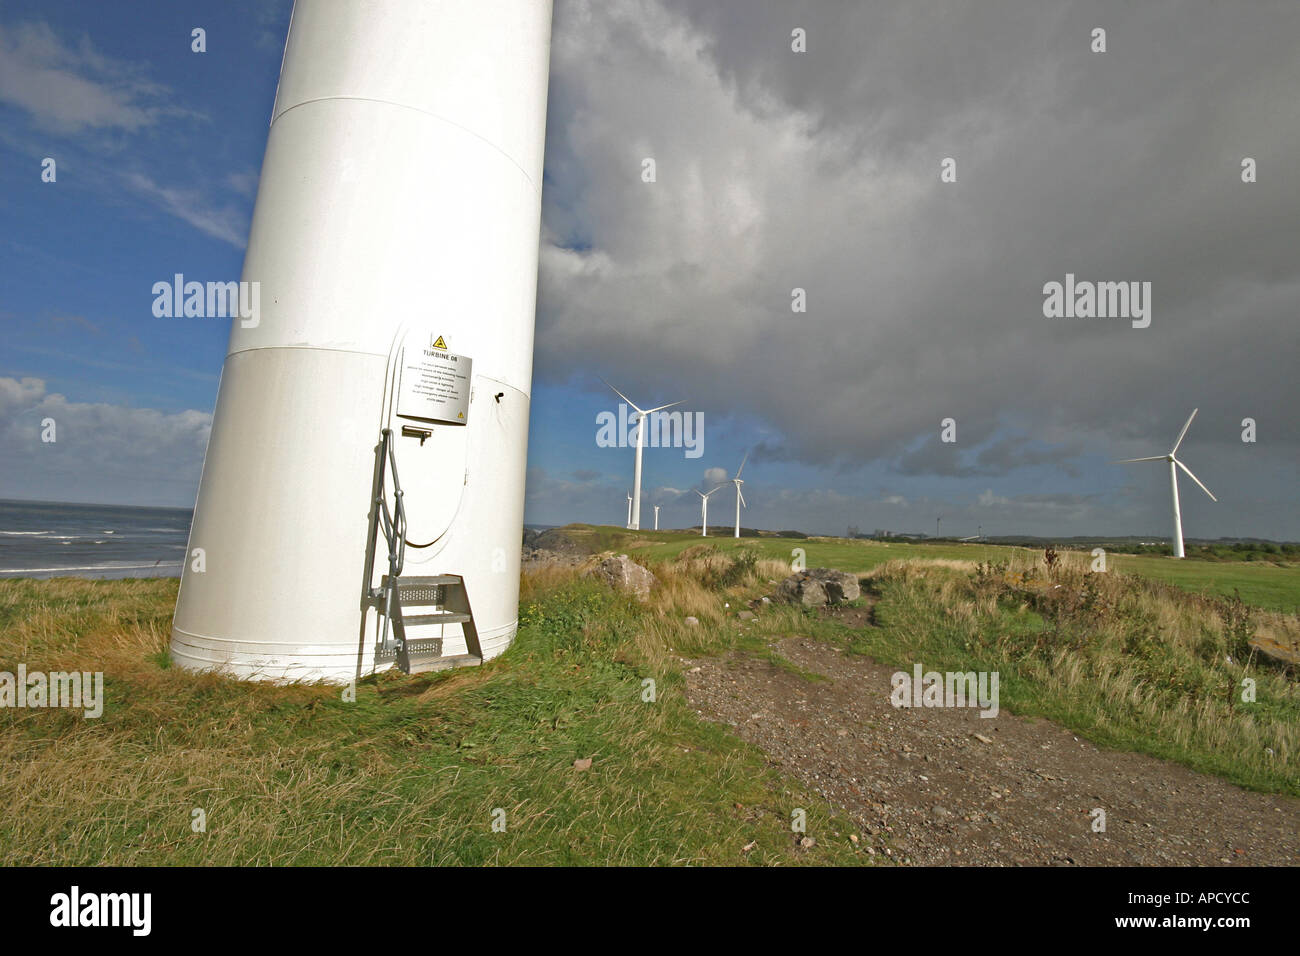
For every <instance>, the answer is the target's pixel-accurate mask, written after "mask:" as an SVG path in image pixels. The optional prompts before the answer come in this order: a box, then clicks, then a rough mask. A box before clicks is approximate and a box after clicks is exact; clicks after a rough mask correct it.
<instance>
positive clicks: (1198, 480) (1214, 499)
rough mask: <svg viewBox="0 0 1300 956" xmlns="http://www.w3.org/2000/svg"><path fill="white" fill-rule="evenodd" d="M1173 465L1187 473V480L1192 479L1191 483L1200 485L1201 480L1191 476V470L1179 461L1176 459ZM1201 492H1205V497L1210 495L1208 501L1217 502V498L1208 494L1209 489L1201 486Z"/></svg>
mask: <svg viewBox="0 0 1300 956" xmlns="http://www.w3.org/2000/svg"><path fill="white" fill-rule="evenodd" d="M1174 464H1175V465H1177V466H1178V467H1179V468H1181V469H1182V470H1183V471H1185V472H1187V477H1188V478H1190V479H1192V481H1194V482H1196V483H1197V484H1198V485H1201V479H1199V478H1197V477H1196V476H1195V475H1193V474H1192V469H1190V468H1188V467H1187V466H1186V465H1184V464H1183V463H1182V462H1181V461H1179V460H1178V459H1177V458H1175V459H1174ZM1201 490H1202V491H1203V492H1205V493H1206V494H1207V495H1210V500H1211V501H1218V500H1219V499H1218V498H1216V497H1214V495H1213V494H1210V489H1209V488H1206V487H1205V485H1201Z"/></svg>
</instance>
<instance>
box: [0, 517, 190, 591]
mask: <svg viewBox="0 0 1300 956" xmlns="http://www.w3.org/2000/svg"><path fill="white" fill-rule="evenodd" d="M192 518H193V511H192V510H191V509H189V508H135V507H128V506H124V505H79V504H66V503H63V502H55V501H9V500H5V499H0V578H20V577H28V578H56V577H79V578H152V577H180V574H181V567H182V565H183V562H184V558H185V545H186V542H187V540H188V538H189V533H190V521H191V519H192Z"/></svg>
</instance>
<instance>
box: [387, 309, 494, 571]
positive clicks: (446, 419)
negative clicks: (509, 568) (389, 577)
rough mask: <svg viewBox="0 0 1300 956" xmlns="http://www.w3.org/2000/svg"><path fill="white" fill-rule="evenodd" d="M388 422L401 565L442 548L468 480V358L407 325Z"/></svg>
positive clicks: (396, 358)
mask: <svg viewBox="0 0 1300 956" xmlns="http://www.w3.org/2000/svg"><path fill="white" fill-rule="evenodd" d="M393 363H394V368H393V376H392V381H393V400H392V402H391V403H390V416H389V422H388V427H389V428H391V429H392V430H393V437H394V441H395V445H396V457H397V473H398V476H399V479H400V481H401V483H402V491H403V499H404V501H405V504H406V518H407V532H406V539H407V542H408V543H409V544H410V545H411V546H412V547H414V548H415V549H416V550H415V551H414V552H412V551H408V552H407V561H408V563H416V564H418V563H422V562H423V560H424V559H425V558H428V557H431V556H433V555H435V554H437V553H438V551H440V550H441V546H442V545H443V544H445V543H446V541H447V539H448V536H447V531H448V529H449V528H450V527H451V526H452V523H453V522H454V521H455V520H456V514H457V512H458V511H459V510H460V506H461V501H462V499H463V497H464V494H465V484H466V481H467V480H468V475H467V471H466V467H467V462H468V460H469V442H470V433H471V429H470V427H469V420H470V408H471V404H472V401H471V400H472V397H473V395H472V382H473V359H471V358H470V357H469V356H468V355H461V354H459V353H457V352H455V351H453V350H452V348H451V345H450V343H449V341H448V339H447V338H446V337H445V336H444V335H442V334H439V333H437V332H436V331H431V330H427V329H420V330H412V331H410V332H408V333H407V334H406V336H405V337H404V338H403V340H402V344H401V346H400V347H399V348H398V350H397V352H396V354H395V356H394V359H393Z"/></svg>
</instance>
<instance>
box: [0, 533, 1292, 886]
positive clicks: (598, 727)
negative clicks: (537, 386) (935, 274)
mask: <svg viewBox="0 0 1300 956" xmlns="http://www.w3.org/2000/svg"><path fill="white" fill-rule="evenodd" d="M601 540H602V541H603V542H604V543H607V544H612V545H614V546H616V547H617V546H626V545H627V544H628V543H629V541H628V539H627V538H619V537H618V536H617V535H605V536H603V537H602V539H601ZM636 543H637V544H638V545H639V548H638V549H637V550H638V553H639V554H640V555H641V557H642V559H643V560H647V561H648V562H649V563H650V565H651V567H652V570H653V571H654V573H655V575H656V577H657V578H658V581H659V584H658V586H657V587H656V589H655V592H654V594H653V596H652V598H651V600H650V601H649V602H648V603H647V604H644V605H643V604H638V603H637V602H635V601H634V600H632V599H630V598H626V597H623V596H620V595H617V594H614V593H612V592H610V591H608V590H605V589H604V588H602V587H601V586H599V585H597V584H595V583H593V582H590V581H584V580H582V579H580V578H578V577H577V576H576V574H575V572H573V571H571V570H562V569H555V568H551V569H543V570H542V571H540V572H538V573H536V574H534V575H530V576H527V577H525V579H524V581H523V589H522V594H521V603H520V631H519V636H518V639H517V640H516V642H515V643H514V645H512V647H511V649H510V650H509V651H508V652H507V653H506V654H505V655H504V656H503V657H502V658H500V659H498V660H497V661H494V662H491V663H489V664H487V665H485V666H483V667H480V668H475V669H470V670H460V671H453V672H449V673H443V674H436V675H419V676H415V677H405V676H402V675H380V676H378V677H374V678H370V679H368V680H366V681H364V682H362V683H361V685H360V686H359V687H358V688H357V689H356V695H355V701H348V700H345V699H344V695H343V694H342V693H341V692H340V690H339V688H334V687H326V686H315V685H289V686H269V685H264V684H248V683H240V682H238V681H233V680H229V679H226V678H222V677H218V676H215V675H195V674H191V673H189V672H186V671H183V670H181V669H179V668H173V667H170V666H169V659H168V655H167V642H168V635H169V631H170V623H171V622H170V619H171V613H172V608H173V606H174V602H175V588H176V582H175V581H172V580H136V581H81V580H73V579H57V580H49V581H28V580H6V581H0V670H14V669H16V665H17V664H18V663H19V662H21V663H25V664H26V665H27V667H28V669H29V671H30V670H40V669H43V670H68V669H73V668H77V669H88V670H102V671H103V672H104V674H105V686H106V693H107V698H108V699H107V703H106V707H105V710H104V715H103V716H102V717H101V718H99V719H94V720H87V719H84V718H83V717H82V716H81V715H80V713H79V712H75V713H74V712H68V711H61V710H27V709H24V710H12V709H5V710H0V765H2V766H4V767H5V768H6V773H5V774H4V775H3V777H0V813H2V814H3V815H4V818H5V819H6V820H9V821H11V824H10V826H8V827H5V828H3V829H0V863H4V864H7V865H22V864H72V865H99V864H114V865H158V864H162V865H173V864H180V865H214V864H219V865H240V864H242V865H249V864H259V865H267V864H271V865H275V864H278V865H305V864H324V865H331V864H359V865H370V864H409V865H423V864H535V865H542V864H560V865H564V864H612V865H665V864H722V865H729V864H742V863H746V864H766V865H784V864H845V863H862V862H866V861H867V860H868V858H867V857H866V856H864V855H862V851H861V850H859V849H858V848H857V847H855V846H854V845H853V844H852V843H850V841H849V839H848V835H849V833H850V831H851V829H852V828H851V825H849V824H848V823H847V821H846V820H845V818H844V817H843V816H842V815H837V814H836V813H835V811H834V810H833V808H831V807H830V806H828V805H827V804H826V803H825V802H824V801H822V800H821V799H820V798H817V797H814V796H813V795H811V794H810V793H808V792H807V791H805V790H803V789H802V788H801V787H800V786H799V785H798V784H796V783H794V782H792V781H791V780H789V779H786V778H782V777H780V776H778V775H777V774H776V773H775V772H773V771H772V770H770V769H769V768H767V766H766V763H765V760H764V758H763V756H762V754H760V753H759V752H758V751H756V750H754V749H753V748H751V747H749V746H748V745H745V744H743V743H742V742H740V741H739V740H737V739H736V738H735V737H734V736H733V735H731V734H730V733H729V732H727V731H725V730H724V729H723V728H721V727H719V726H717V725H714V724H710V723H707V722H705V721H703V720H701V719H700V718H699V717H698V716H697V715H696V714H695V713H694V711H693V710H692V709H691V707H690V705H689V703H688V702H687V701H686V700H685V698H684V694H683V688H684V681H683V677H682V673H681V672H682V669H683V659H686V658H691V657H697V656H700V655H705V654H720V653H725V652H729V651H740V652H744V653H748V654H753V655H757V656H760V657H765V658H767V659H768V660H771V661H772V662H773V663H775V664H777V665H778V666H782V667H786V668H788V669H790V670H792V671H794V672H796V673H801V674H802V676H804V677H806V678H809V679H815V678H816V675H811V674H806V673H803V672H801V671H799V669H798V668H796V667H795V666H794V665H792V664H790V662H788V661H785V660H784V659H783V658H781V657H780V656H779V654H777V653H776V652H775V651H774V650H773V645H774V644H775V643H776V640H777V639H778V638H779V637H783V636H791V635H802V636H808V637H812V638H816V639H820V640H827V641H834V642H838V643H839V644H841V645H842V646H845V647H846V648H848V649H849V650H850V651H852V652H856V653H863V654H870V655H872V656H873V657H875V658H876V659H878V660H880V661H881V662H883V663H886V664H888V665H892V666H897V667H899V668H903V669H910V667H911V665H912V663H914V662H918V661H919V662H921V663H922V664H923V665H924V666H925V667H926V668H927V669H934V670H941V671H942V670H962V671H967V670H977V671H978V670H997V671H998V672H999V674H1000V691H1001V705H1002V707H1003V708H1005V709H1007V710H1010V711H1012V712H1015V713H1019V714H1025V715H1036V716H1041V717H1046V718H1050V719H1052V720H1055V721H1058V722H1059V723H1061V724H1062V725H1064V726H1066V727H1069V728H1071V729H1072V730H1074V731H1075V732H1076V733H1079V734H1081V735H1086V736H1088V737H1089V738H1091V739H1093V740H1094V741H1096V742H1097V743H1099V744H1102V745H1105V746H1110V747H1116V748H1122V749H1128V750H1137V751H1141V752H1145V753H1150V754H1154V755H1156V756H1160V757H1164V758H1167V759H1171V760H1176V761H1179V762H1181V763H1183V764H1185V765H1187V766H1190V767H1193V768H1195V769H1198V770H1203V771H1206V772H1210V773H1215V774H1219V775H1221V776H1223V777H1225V778H1227V779H1229V780H1232V781H1234V782H1236V783H1239V784H1241V785H1243V786H1247V787H1251V788H1254V789H1258V790H1263V791H1273V792H1282V793H1290V794H1300V692H1298V691H1297V685H1296V683H1295V681H1294V679H1293V675H1289V674H1287V673H1286V672H1284V671H1283V670H1281V669H1279V668H1277V667H1274V666H1271V665H1265V664H1263V663H1262V662H1260V661H1258V660H1256V659H1254V658H1253V657H1252V655H1251V654H1250V653H1249V652H1248V650H1247V649H1246V641H1247V640H1248V639H1249V638H1250V636H1251V635H1252V634H1256V633H1261V634H1271V635H1272V636H1274V637H1275V638H1278V639H1285V640H1288V641H1289V640H1294V639H1296V637H1297V635H1300V621H1298V620H1297V618H1296V617H1295V616H1294V615H1289V614H1283V613H1280V612H1276V611H1268V610H1263V609H1258V608H1251V607H1249V606H1248V605H1246V604H1243V603H1240V602H1235V601H1230V600H1226V599H1222V598H1220V597H1215V596H1198V595H1193V594H1189V593H1188V592H1187V591H1185V590H1183V589H1180V588H1178V587H1174V586H1171V585H1169V584H1165V583H1162V582H1160V581H1157V580H1154V579H1152V578H1149V577H1147V578H1144V577H1141V576H1138V575H1132V574H1126V573H1122V572H1117V571H1114V570H1112V571H1110V572H1109V573H1107V574H1104V575H1096V574H1089V573H1087V570H1086V558H1085V557H1084V556H1082V555H1077V554H1076V555H1066V556H1065V557H1064V559H1063V561H1062V563H1061V564H1060V565H1059V566H1058V567H1056V568H1054V569H1051V570H1050V571H1049V570H1048V569H1047V568H1045V567H1044V565H1043V562H1042V558H1041V556H1039V555H1037V554H1036V553H1033V552H1027V551H1021V552H1016V551H1014V550H1013V549H1006V548H984V547H978V548H977V549H975V550H972V549H971V548H970V547H969V546H965V545H955V544H954V545H947V546H944V545H933V546H928V545H902V546H900V545H892V544H891V545H884V544H874V543H871V542H848V541H844V542H838V543H837V542H832V541H826V542H823V541H820V540H810V541H801V542H797V543H792V542H788V541H779V540H770V539H768V540H765V539H742V541H741V542H739V543H737V542H735V541H734V540H731V539H726V538H718V539H712V540H710V541H707V542H703V541H701V540H700V539H698V538H695V537H694V536H681V535H679V536H677V537H673V536H672V534H671V533H660V535H656V534H655V533H653V532H650V533H646V532H642V533H640V534H639V535H638V538H637V539H636ZM796 544H797V546H800V547H803V548H805V550H806V552H807V561H808V564H809V566H814V565H819V564H825V565H831V566H836V565H838V566H840V567H842V568H844V569H846V570H855V571H859V572H869V577H868V579H867V586H868V588H869V589H870V590H871V591H872V592H873V593H872V597H873V598H874V599H875V601H876V618H877V621H878V622H879V623H880V624H881V626H880V627H878V628H868V629H852V628H849V627H847V626H845V625H843V624H841V623H839V622H837V621H834V620H828V619H823V618H821V617H820V616H819V615H817V614H816V613H815V612H812V611H810V610H807V609H804V608H801V607H794V606H785V605H775V604H773V605H768V606H764V607H762V608H761V609H760V610H759V611H758V617H757V619H756V620H754V621H749V622H745V621H741V620H740V619H739V617H738V612H739V611H741V610H742V609H743V608H744V607H745V604H746V602H747V601H749V600H751V599H753V598H755V597H757V596H758V595H760V594H763V593H771V592H772V590H773V588H772V583H773V582H776V581H779V580H780V579H781V578H782V577H784V576H785V575H786V573H787V572H788V569H789V559H790V554H789V548H790V547H794V546H795V545H796ZM882 553H883V554H884V555H886V556H887V559H885V560H881V555H882ZM918 553H921V554H924V555H926V558H925V559H922V558H918V557H917V556H916V555H917V554H918ZM986 554H987V555H988V556H991V557H992V558H994V559H995V560H993V561H992V562H990V561H989V560H988V558H987V557H986V556H985V555H986ZM1151 560H1158V559H1151ZM1217 567H1222V566H1217ZM1250 570H1251V571H1255V570H1257V569H1256V568H1254V567H1252V568H1251V569H1250ZM688 618H694V619H695V622H694V623H692V622H691V621H690V620H688ZM1246 678H1249V679H1251V680H1253V681H1254V682H1255V685H1256V700H1255V701H1254V702H1253V703H1246V702H1243V701H1242V700H1241V688H1242V681H1243V680H1244V679H1246ZM646 680H652V681H653V682H654V688H655V700H654V701H653V702H647V701H645V700H643V695H644V694H645V691H646V684H645V681H646ZM864 692H865V691H864ZM580 758H590V759H591V760H592V764H591V767H590V769H588V770H585V771H579V770H577V769H575V767H574V761H575V760H578V759H580ZM796 807H801V808H804V809H806V810H807V812H808V818H809V828H808V832H809V834H810V835H812V836H814V837H815V838H816V840H817V844H816V846H815V847H813V848H810V849H803V848H800V847H798V846H797V845H796V842H795V838H794V835H793V834H792V833H791V832H790V830H789V820H790V813H791V811H792V810H793V809H794V808H796ZM196 810H201V811H202V812H203V814H204V817H205V820H206V830H205V831H204V832H195V829H194V827H193V826H192V824H193V822H194V819H195V816H194V811H196ZM498 811H500V812H498ZM501 813H504V817H502V816H501V815H500V814H501ZM501 819H504V822H505V830H504V832H494V830H493V827H492V824H493V822H494V820H501ZM15 821H16V822H15ZM746 847H749V848H750V849H749V850H748V852H746V851H745V849H744V848H746ZM875 859H879V858H878V857H877V858H875Z"/></svg>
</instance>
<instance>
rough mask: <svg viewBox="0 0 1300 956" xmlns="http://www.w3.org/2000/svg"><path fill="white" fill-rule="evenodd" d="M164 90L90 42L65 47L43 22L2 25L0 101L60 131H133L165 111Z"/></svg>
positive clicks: (174, 111) (166, 91)
mask: <svg viewBox="0 0 1300 956" xmlns="http://www.w3.org/2000/svg"><path fill="white" fill-rule="evenodd" d="M167 93H168V90H167V89H166V87H163V86H160V85H158V84H156V83H153V82H150V81H149V80H148V79H147V78H146V77H145V76H144V75H143V74H142V72H141V71H140V70H139V68H137V67H136V66H134V65H133V64H131V63H128V62H126V61H123V60H116V59H113V58H111V57H107V56H104V55H103V54H101V53H99V52H98V51H97V50H96V49H95V48H94V46H93V45H92V44H91V43H90V41H89V40H88V39H85V38H83V39H82V41H81V42H80V44H79V45H77V46H76V47H73V46H70V45H67V44H64V43H63V41H62V40H60V39H59V37H58V36H56V35H55V33H54V31H53V30H51V29H50V27H49V25H48V24H45V23H24V24H20V25H18V26H17V27H13V28H5V27H3V26H0V101H4V102H6V103H9V104H11V105H13V106H16V107H18V108H20V109H23V110H26V111H27V112H28V113H30V114H31V116H32V118H33V120H34V121H35V122H36V124H37V125H38V126H41V127H43V128H45V129H51V130H55V131H59V132H77V131H79V130H84V129H101V130H103V129H119V130H125V131H127V132H134V131H136V130H139V129H141V128H142V127H146V126H151V125H153V124H154V123H155V122H157V121H158V119H159V117H160V116H162V115H164V114H167V113H176V112H179V111H177V110H175V109H173V108H172V107H169V106H167V105H165V103H164V100H165V97H166V95H167Z"/></svg>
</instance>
